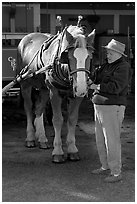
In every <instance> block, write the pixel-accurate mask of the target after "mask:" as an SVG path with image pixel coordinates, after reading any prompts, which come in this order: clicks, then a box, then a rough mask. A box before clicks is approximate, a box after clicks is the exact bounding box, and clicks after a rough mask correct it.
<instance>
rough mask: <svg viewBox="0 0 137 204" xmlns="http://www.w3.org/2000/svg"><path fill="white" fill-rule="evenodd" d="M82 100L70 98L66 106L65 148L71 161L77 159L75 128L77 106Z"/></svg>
mask: <svg viewBox="0 0 137 204" xmlns="http://www.w3.org/2000/svg"><path fill="white" fill-rule="evenodd" d="M81 102H82V98H75V99H70V103H69V107H68V121H67V126H68V134H67V149H68V159H69V160H71V161H78V160H79V159H80V158H79V155H78V149H77V147H76V144H75V143H76V141H75V129H76V125H77V120H78V111H79V106H80V104H81Z"/></svg>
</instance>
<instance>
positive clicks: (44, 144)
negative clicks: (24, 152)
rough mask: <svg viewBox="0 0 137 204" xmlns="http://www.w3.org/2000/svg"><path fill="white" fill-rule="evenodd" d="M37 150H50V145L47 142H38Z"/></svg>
mask: <svg viewBox="0 0 137 204" xmlns="http://www.w3.org/2000/svg"><path fill="white" fill-rule="evenodd" d="M39 148H40V149H50V145H49V144H48V142H39Z"/></svg>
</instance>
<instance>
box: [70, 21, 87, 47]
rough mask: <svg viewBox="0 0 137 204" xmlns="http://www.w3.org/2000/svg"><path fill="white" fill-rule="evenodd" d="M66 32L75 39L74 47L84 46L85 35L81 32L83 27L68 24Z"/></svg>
mask: <svg viewBox="0 0 137 204" xmlns="http://www.w3.org/2000/svg"><path fill="white" fill-rule="evenodd" d="M68 32H69V33H70V34H71V35H72V36H73V37H74V38H75V39H76V42H75V44H74V46H75V47H85V46H86V44H85V35H84V34H83V29H82V28H81V27H78V26H72V25H71V26H69V27H68Z"/></svg>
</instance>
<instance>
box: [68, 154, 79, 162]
mask: <svg viewBox="0 0 137 204" xmlns="http://www.w3.org/2000/svg"><path fill="white" fill-rule="evenodd" d="M67 159H68V160H69V161H79V160H80V157H79V154H78V152H76V153H68V155H67Z"/></svg>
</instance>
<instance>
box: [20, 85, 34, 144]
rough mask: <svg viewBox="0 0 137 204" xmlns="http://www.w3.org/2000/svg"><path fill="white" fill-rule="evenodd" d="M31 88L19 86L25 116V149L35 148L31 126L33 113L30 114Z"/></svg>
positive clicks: (32, 127)
mask: <svg viewBox="0 0 137 204" xmlns="http://www.w3.org/2000/svg"><path fill="white" fill-rule="evenodd" d="M31 90H32V87H31V86H29V87H27V86H25V87H24V84H23V85H21V91H22V96H23V98H24V109H25V113H26V116H27V130H26V132H27V137H26V147H28V148H30V147H35V146H36V144H35V129H34V126H33V113H32V100H31Z"/></svg>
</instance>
